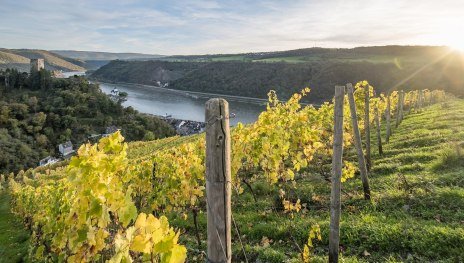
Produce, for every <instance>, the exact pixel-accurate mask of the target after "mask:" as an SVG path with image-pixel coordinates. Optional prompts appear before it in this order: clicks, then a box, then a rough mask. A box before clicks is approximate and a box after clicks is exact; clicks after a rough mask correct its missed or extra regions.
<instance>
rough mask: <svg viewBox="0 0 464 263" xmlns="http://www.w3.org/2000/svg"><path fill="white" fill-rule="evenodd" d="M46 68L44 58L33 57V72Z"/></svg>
mask: <svg viewBox="0 0 464 263" xmlns="http://www.w3.org/2000/svg"><path fill="white" fill-rule="evenodd" d="M41 69H45V61H44V59H43V58H31V72H37V71H40V70H41Z"/></svg>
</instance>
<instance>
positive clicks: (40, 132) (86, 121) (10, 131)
mask: <svg viewBox="0 0 464 263" xmlns="http://www.w3.org/2000/svg"><path fill="white" fill-rule="evenodd" d="M39 74H40V75H32V76H27V74H26V75H24V74H18V73H17V72H14V71H10V73H9V78H10V81H9V83H10V86H9V87H5V86H4V83H5V81H4V78H5V75H4V72H3V71H1V70H0V148H1V149H2V150H1V152H0V173H9V172H17V171H18V170H20V169H28V168H31V167H36V166H37V164H38V162H39V160H41V159H42V158H45V157H47V156H59V153H58V145H59V144H61V143H64V142H66V141H71V142H72V143H73V145H74V146H75V147H77V146H78V145H80V144H82V143H85V142H87V141H88V140H89V138H90V136H91V135H95V134H96V135H101V134H103V133H105V132H106V128H107V127H109V126H116V127H117V128H120V129H121V130H122V132H123V133H124V134H125V136H126V137H127V138H128V140H130V141H132V140H152V139H154V138H164V137H166V136H172V135H174V134H175V132H174V130H173V129H172V128H171V127H170V126H169V125H168V124H167V123H165V122H164V121H162V120H160V119H158V118H156V117H152V116H148V115H145V114H140V113H138V112H137V111H135V110H134V109H132V108H124V107H123V106H121V102H120V101H113V100H111V99H110V98H109V97H108V96H107V95H105V94H104V93H102V92H101V91H100V89H99V87H98V85H94V84H89V83H88V81H87V80H86V79H84V78H71V79H54V78H51V77H50V75H49V74H50V73H49V72H47V71H42V72H40V73H39Z"/></svg>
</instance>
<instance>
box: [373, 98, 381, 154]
mask: <svg viewBox="0 0 464 263" xmlns="http://www.w3.org/2000/svg"><path fill="white" fill-rule="evenodd" d="M374 112H375V116H374V117H375V124H376V126H377V145H378V146H379V154H380V155H382V154H383V149H382V136H381V134H380V115H379V108H378V107H377V106H375V109H374Z"/></svg>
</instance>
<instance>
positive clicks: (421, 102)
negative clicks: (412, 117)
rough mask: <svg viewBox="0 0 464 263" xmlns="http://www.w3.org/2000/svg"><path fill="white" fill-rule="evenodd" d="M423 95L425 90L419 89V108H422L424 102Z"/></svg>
mask: <svg viewBox="0 0 464 263" xmlns="http://www.w3.org/2000/svg"><path fill="white" fill-rule="evenodd" d="M423 97H424V92H423V91H422V90H419V107H418V108H419V110H420V109H422V104H423V101H424V100H423Z"/></svg>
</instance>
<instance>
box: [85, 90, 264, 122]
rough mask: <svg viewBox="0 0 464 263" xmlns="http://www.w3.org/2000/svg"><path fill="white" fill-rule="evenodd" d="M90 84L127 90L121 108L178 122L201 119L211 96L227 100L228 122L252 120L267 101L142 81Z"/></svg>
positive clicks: (108, 91)
mask: <svg viewBox="0 0 464 263" xmlns="http://www.w3.org/2000/svg"><path fill="white" fill-rule="evenodd" d="M94 83H98V84H99V86H100V89H101V90H102V92H104V93H105V94H111V91H113V90H114V89H117V90H118V91H119V92H125V93H127V96H126V99H127V100H126V101H125V102H123V103H122V105H123V106H125V107H129V106H131V107H133V108H134V109H135V110H137V111H139V112H141V113H147V114H152V115H155V116H158V117H160V116H168V115H170V116H171V117H172V118H173V119H176V120H181V121H182V120H184V121H193V122H200V123H201V122H204V119H205V103H206V101H207V100H208V99H210V98H212V97H222V98H224V99H226V100H227V101H228V102H229V111H230V112H231V113H234V114H235V116H236V117H235V118H234V119H231V125H236V124H237V123H239V122H241V123H252V122H255V121H256V120H257V119H258V116H259V114H260V113H261V112H263V111H264V110H266V103H267V101H265V100H262V99H254V98H246V97H238V96H235V97H230V96H222V95H218V94H203V93H193V92H192V93H191V92H185V91H178V90H172V89H168V88H163V87H156V86H149V85H142V84H128V83H122V84H121V83H118V84H113V83H107V82H94Z"/></svg>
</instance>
